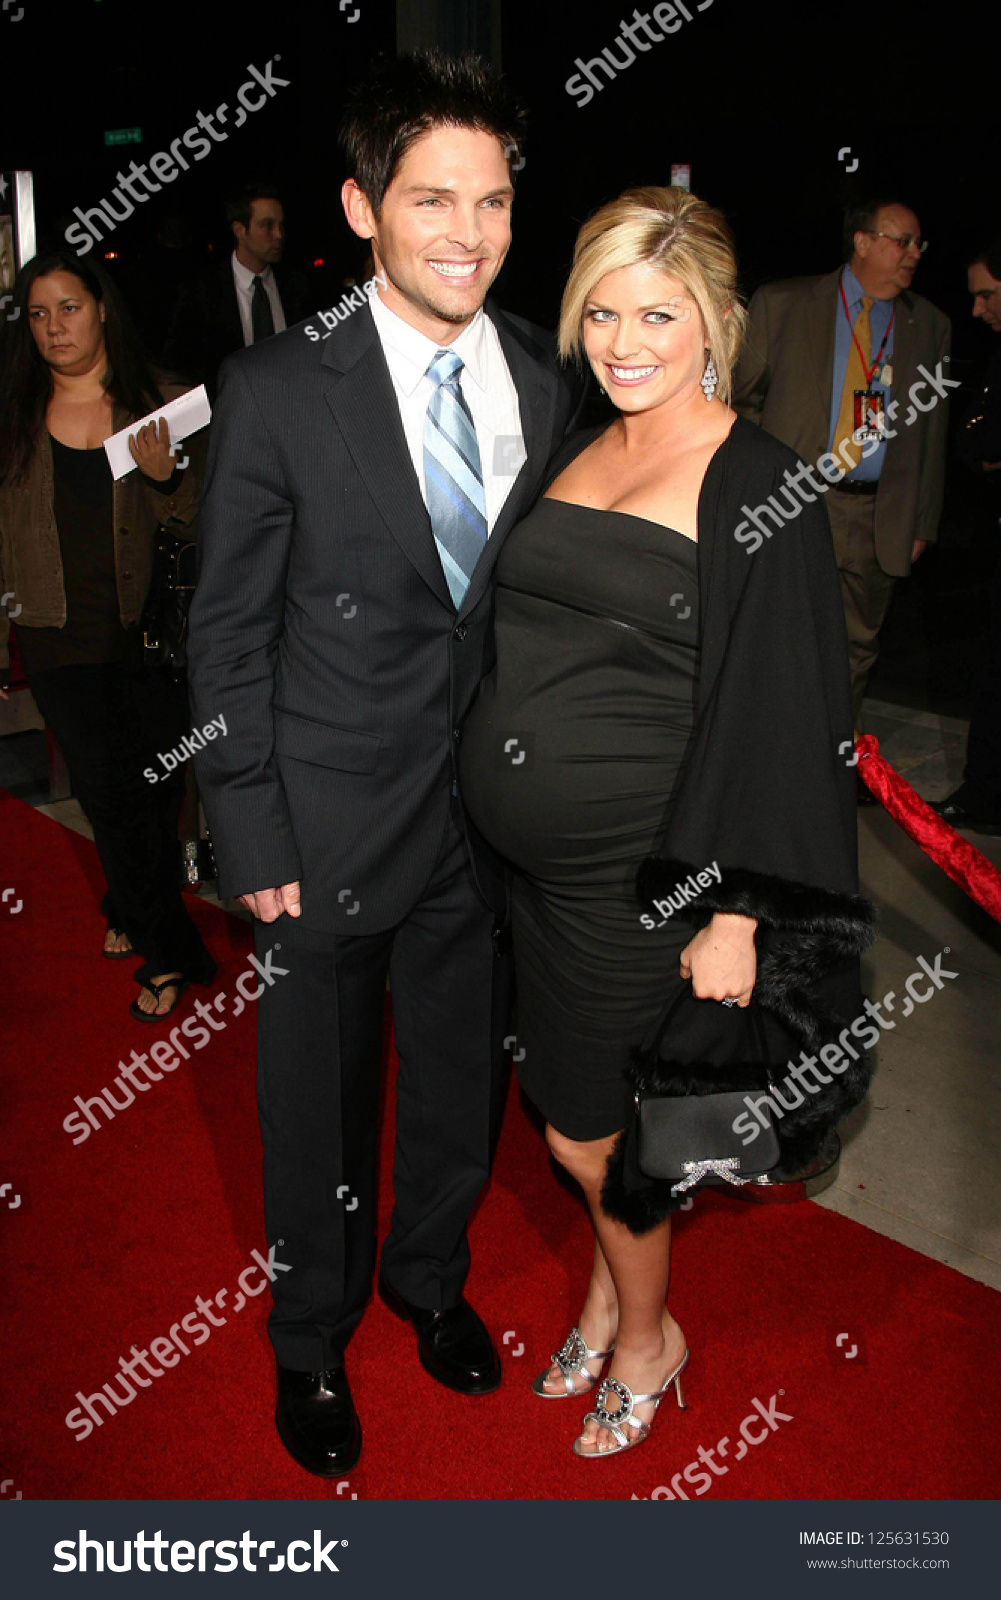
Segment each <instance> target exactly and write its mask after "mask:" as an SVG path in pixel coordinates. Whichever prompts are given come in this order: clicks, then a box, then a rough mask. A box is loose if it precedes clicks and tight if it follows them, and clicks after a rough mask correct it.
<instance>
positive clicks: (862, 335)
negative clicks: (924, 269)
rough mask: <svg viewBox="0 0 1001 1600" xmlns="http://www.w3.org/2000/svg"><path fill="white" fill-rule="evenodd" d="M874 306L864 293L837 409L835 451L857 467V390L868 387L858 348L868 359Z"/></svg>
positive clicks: (860, 452) (860, 451)
mask: <svg viewBox="0 0 1001 1600" xmlns="http://www.w3.org/2000/svg"><path fill="white" fill-rule="evenodd" d="M871 306H872V295H868V294H864V295H863V296H862V310H861V311H860V312H859V314H858V316H857V317H856V318H855V337H854V339H853V340H852V342H851V345H850V347H849V350H848V362H847V365H846V366H845V382H844V387H843V388H842V390H841V409H840V411H839V412H838V421H837V426H836V427H835V429H834V442H833V444H832V445H831V449H832V450H833V452H834V454H835V455H836V456H838V457H839V458H840V459H841V460H842V461H845V462H847V461H851V464H852V467H857V466H858V464H859V462H860V461H861V459H862V446H861V445H860V444H853V443H852V433H853V432H854V430H855V390H856V389H867V388H868V387H869V383H868V380H867V378H866V375H865V368H864V367H863V365H862V357H861V356H860V355H859V349H860V348H861V349H862V350H864V351H865V353H866V356H867V358H868V356H869V355H870V354H871V351H872V329H871V328H870V327H869V311H870V308H871ZM848 470H849V471H850V470H851V469H850V468H849V469H848Z"/></svg>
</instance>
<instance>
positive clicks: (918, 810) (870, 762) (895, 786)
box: [855, 733, 1001, 922]
mask: <svg viewBox="0 0 1001 1600" xmlns="http://www.w3.org/2000/svg"><path fill="white" fill-rule="evenodd" d="M855 750H856V753H857V754H858V758H859V760H858V771H859V773H860V774H861V777H862V780H863V782H864V783H865V785H866V787H867V788H869V789H871V790H872V793H873V794H874V795H875V796H876V799H877V800H879V801H880V802H881V803H882V805H884V806H885V807H886V810H887V811H888V812H889V813H890V816H891V817H892V818H893V820H894V822H899V824H900V826H901V827H902V828H903V830H904V832H905V833H908V834H910V836H911V838H912V839H913V840H914V841H915V843H916V844H919V845H920V846H921V849H922V850H923V851H924V853H925V855H926V856H928V858H929V860H931V861H934V863H935V865H936V866H937V867H941V868H942V871H943V872H944V873H946V874H947V875H948V876H949V877H950V878H951V879H952V881H953V883H958V884H959V887H960V888H961V889H962V890H963V891H964V892H965V893H966V894H968V895H969V896H970V899H971V900H975V901H976V902H977V905H978V906H983V908H984V910H985V911H987V912H989V914H990V915H991V916H992V917H993V918H994V919H995V921H996V922H1001V872H999V871H998V869H997V867H995V866H994V864H993V863H992V862H990V861H988V859H987V857H986V856H982V855H981V854H980V851H979V850H977V849H975V848H974V846H973V845H972V844H970V842H969V840H968V839H964V838H963V837H962V835H961V834H959V833H957V832H956V830H955V828H950V826H949V824H948V823H947V822H946V821H945V820H944V819H943V818H942V817H940V816H939V815H938V812H937V811H933V810H932V808H931V806H930V805H928V803H927V801H925V800H922V798H921V796H920V795H919V794H915V792H914V790H913V789H912V788H911V786H910V784H909V783H907V782H906V780H905V779H904V778H902V777H901V776H900V773H899V772H895V771H894V769H893V767H891V766H890V764H889V762H888V761H887V760H886V759H885V758H884V757H883V756H881V755H880V753H879V740H878V739H876V738H874V737H873V735H872V734H871V733H865V734H863V735H862V736H861V737H860V738H859V739H858V741H857V742H856V745H855Z"/></svg>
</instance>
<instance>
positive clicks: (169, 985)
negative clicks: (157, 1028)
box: [129, 978, 188, 1022]
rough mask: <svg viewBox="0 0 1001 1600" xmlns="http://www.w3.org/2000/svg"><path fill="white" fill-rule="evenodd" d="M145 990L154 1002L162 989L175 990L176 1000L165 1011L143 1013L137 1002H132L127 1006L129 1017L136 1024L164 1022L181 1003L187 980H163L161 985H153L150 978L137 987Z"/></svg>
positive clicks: (158, 997) (161, 992)
mask: <svg viewBox="0 0 1001 1600" xmlns="http://www.w3.org/2000/svg"><path fill="white" fill-rule="evenodd" d="M139 987H140V988H141V989H147V990H148V991H149V993H150V994H151V995H152V996H153V997H154V999H155V1000H157V1001H159V999H160V996H161V995H162V994H163V991H164V989H176V990H177V999H176V1000H175V1001H174V1003H173V1005H172V1006H171V1007H170V1008H169V1010H167V1011H159V1012H157V1011H143V1010H142V1009H141V1008H140V1005H139V1001H138V1000H133V1002H132V1004H131V1005H130V1006H129V1015H130V1016H133V1017H135V1019H136V1021H137V1022H166V1020H167V1018H168V1017H169V1016H170V1015H171V1014H172V1013H173V1012H175V1011H176V1010H177V1008H178V1006H179V1005H180V1003H181V996H182V994H183V993H184V991H185V989H186V988H187V987H188V980H187V978H164V980H163V982H162V983H153V981H152V980H151V979H150V978H145V979H144V980H143V982H142V983H141V984H140V986H139Z"/></svg>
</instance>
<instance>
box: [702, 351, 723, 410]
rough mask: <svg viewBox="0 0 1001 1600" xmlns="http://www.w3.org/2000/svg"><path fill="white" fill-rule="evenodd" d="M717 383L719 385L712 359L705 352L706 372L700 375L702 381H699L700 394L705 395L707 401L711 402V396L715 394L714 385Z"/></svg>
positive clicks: (717, 374)
mask: <svg viewBox="0 0 1001 1600" xmlns="http://www.w3.org/2000/svg"><path fill="white" fill-rule="evenodd" d="M718 383H719V373H718V372H717V371H716V368H715V367H714V365H713V358H712V356H711V355H710V353H709V351H708V350H707V351H706V370H705V372H704V373H703V374H702V379H701V384H702V393H703V394H704V395H705V397H706V399H707V400H711V399H712V397H713V395H714V394H715V393H716V385H717V384H718Z"/></svg>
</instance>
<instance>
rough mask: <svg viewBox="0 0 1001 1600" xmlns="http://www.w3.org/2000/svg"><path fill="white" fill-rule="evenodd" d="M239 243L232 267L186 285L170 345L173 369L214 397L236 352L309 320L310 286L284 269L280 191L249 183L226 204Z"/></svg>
mask: <svg viewBox="0 0 1001 1600" xmlns="http://www.w3.org/2000/svg"><path fill="white" fill-rule="evenodd" d="M226 222H227V224H228V226H229V229H230V232H231V233H232V235H233V238H234V240H235V241H236V243H235V247H234V249H233V251H232V253H231V254H230V255H229V256H228V257H227V258H226V260H225V261H223V262H220V263H219V265H218V266H215V267H213V268H212V270H211V271H209V272H208V273H205V274H203V275H202V276H201V277H199V278H197V279H196V280H195V281H194V282H193V283H189V284H185V285H183V286H182V288H181V290H180V292H179V294H178V298H177V302H176V305H175V308H174V314H173V317H172V319H171V327H170V332H169V334H168V336H167V340H166V344H165V346H164V359H165V361H166V363H167V365H168V366H170V367H173V368H176V369H177V370H178V371H180V372H184V373H186V374H190V375H192V376H194V377H197V378H198V379H199V381H200V382H202V383H206V384H208V386H209V389H210V391H211V392H213V393H214V391H215V386H216V382H217V374H218V370H219V364H220V362H222V361H223V360H224V359H225V357H226V356H227V355H229V354H231V352H232V351H234V350H243V349H245V348H246V347H247V346H248V345H251V344H259V343H260V342H261V340H262V339H269V338H270V337H271V335H272V334H275V333H282V332H284V330H285V329H286V328H290V327H292V326H293V325H294V324H295V323H296V322H299V321H300V320H301V319H302V317H304V316H305V315H306V313H307V310H308V307H307V306H306V281H305V278H304V277H303V275H302V274H301V273H286V272H283V271H282V270H281V265H280V263H281V259H282V255H283V253H284V250H285V210H284V207H283V206H282V203H281V199H280V198H279V195H278V191H277V190H276V189H275V188H274V187H273V186H271V185H270V184H266V183H256V184H248V185H246V187H245V188H243V189H242V190H241V191H240V192H239V193H238V194H234V195H232V196H231V197H230V199H229V200H227V202H226Z"/></svg>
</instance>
